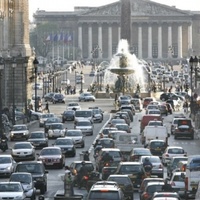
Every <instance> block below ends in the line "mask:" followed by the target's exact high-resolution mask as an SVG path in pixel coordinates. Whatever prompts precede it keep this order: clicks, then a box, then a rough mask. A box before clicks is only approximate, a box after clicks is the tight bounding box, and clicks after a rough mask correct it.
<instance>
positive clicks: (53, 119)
mask: <svg viewBox="0 0 200 200" xmlns="http://www.w3.org/2000/svg"><path fill="white" fill-rule="evenodd" d="M59 121H60V119H59V118H48V119H47V121H46V123H54V122H59Z"/></svg>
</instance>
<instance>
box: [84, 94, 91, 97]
mask: <svg viewBox="0 0 200 200" xmlns="http://www.w3.org/2000/svg"><path fill="white" fill-rule="evenodd" d="M84 96H87V97H90V96H92V95H91V94H84Z"/></svg>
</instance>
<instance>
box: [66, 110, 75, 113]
mask: <svg viewBox="0 0 200 200" xmlns="http://www.w3.org/2000/svg"><path fill="white" fill-rule="evenodd" d="M64 114H74V111H73V110H67V111H65V112H64Z"/></svg>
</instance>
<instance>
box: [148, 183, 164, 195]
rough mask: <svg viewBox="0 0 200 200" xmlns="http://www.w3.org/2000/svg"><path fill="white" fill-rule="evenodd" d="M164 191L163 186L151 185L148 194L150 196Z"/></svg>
mask: <svg viewBox="0 0 200 200" xmlns="http://www.w3.org/2000/svg"><path fill="white" fill-rule="evenodd" d="M161 191H162V185H151V186H149V187H147V192H148V193H150V194H153V193H154V192H161Z"/></svg>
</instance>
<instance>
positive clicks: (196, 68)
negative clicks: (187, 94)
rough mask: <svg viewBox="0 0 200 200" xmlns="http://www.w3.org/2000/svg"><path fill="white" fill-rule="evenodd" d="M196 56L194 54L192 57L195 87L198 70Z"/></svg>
mask: <svg viewBox="0 0 200 200" xmlns="http://www.w3.org/2000/svg"><path fill="white" fill-rule="evenodd" d="M198 61H199V60H198V58H197V57H196V56H195V57H194V59H193V66H194V72H195V89H197V72H198Z"/></svg>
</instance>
